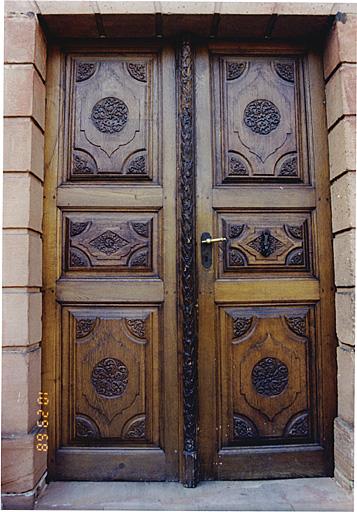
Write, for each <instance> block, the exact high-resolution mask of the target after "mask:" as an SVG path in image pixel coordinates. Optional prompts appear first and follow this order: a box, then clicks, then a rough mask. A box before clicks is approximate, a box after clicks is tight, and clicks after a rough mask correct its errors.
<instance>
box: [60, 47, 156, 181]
mask: <svg viewBox="0 0 357 512" xmlns="http://www.w3.org/2000/svg"><path fill="white" fill-rule="evenodd" d="M69 59H70V73H69V77H68V83H67V91H69V94H68V100H67V112H66V123H67V126H68V130H67V141H66V144H65V151H66V155H65V162H66V164H65V166H66V173H65V179H66V180H70V181H72V180H75V181H78V180H85V181H87V182H88V181H96V182H97V181H98V180H118V181H124V182H136V181H138V180H139V181H140V182H144V183H145V182H147V183H158V182H159V161H158V144H159V137H160V130H158V129H157V127H158V126H160V125H159V101H158V88H159V84H158V76H159V74H158V57H157V54H155V53H149V54H148V53H142V54H120V55H105V56H98V55H90V56H83V55H82V56H71V57H69ZM154 127H155V129H154Z"/></svg>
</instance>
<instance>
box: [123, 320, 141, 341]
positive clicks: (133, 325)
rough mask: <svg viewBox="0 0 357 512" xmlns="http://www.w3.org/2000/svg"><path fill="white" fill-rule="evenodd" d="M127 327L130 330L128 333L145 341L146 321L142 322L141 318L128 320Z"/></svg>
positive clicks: (126, 321)
mask: <svg viewBox="0 0 357 512" xmlns="http://www.w3.org/2000/svg"><path fill="white" fill-rule="evenodd" d="M125 323H126V326H127V328H128V331H129V332H130V333H131V334H133V335H134V336H136V337H137V338H140V339H145V338H146V335H145V320H142V319H141V318H137V319H132V318H127V319H126V320H125Z"/></svg>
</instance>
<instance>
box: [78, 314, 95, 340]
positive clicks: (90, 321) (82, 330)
mask: <svg viewBox="0 0 357 512" xmlns="http://www.w3.org/2000/svg"><path fill="white" fill-rule="evenodd" d="M95 324H96V318H77V320H76V338H77V339H78V338H84V337H86V336H88V334H90V333H91V332H92V331H93V329H94V327H95Z"/></svg>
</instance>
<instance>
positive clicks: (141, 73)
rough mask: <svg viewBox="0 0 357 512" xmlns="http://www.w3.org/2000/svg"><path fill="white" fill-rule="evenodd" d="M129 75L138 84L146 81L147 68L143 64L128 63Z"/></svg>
mask: <svg viewBox="0 0 357 512" xmlns="http://www.w3.org/2000/svg"><path fill="white" fill-rule="evenodd" d="M127 69H128V71H129V74H130V75H131V76H132V77H133V78H135V80H138V81H139V82H146V81H147V66H146V63H145V62H128V63H127Z"/></svg>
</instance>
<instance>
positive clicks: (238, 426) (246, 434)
mask: <svg viewBox="0 0 357 512" xmlns="http://www.w3.org/2000/svg"><path fill="white" fill-rule="evenodd" d="M256 437H259V433H258V429H257V427H256V425H255V424H254V423H253V421H252V420H250V419H249V418H247V417H246V416H243V415H241V414H234V416H233V438H234V439H235V440H242V439H254V438H256Z"/></svg>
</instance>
